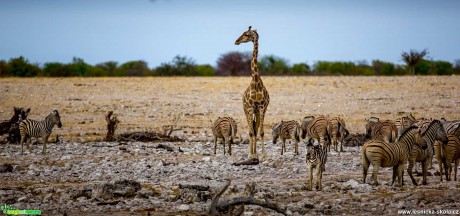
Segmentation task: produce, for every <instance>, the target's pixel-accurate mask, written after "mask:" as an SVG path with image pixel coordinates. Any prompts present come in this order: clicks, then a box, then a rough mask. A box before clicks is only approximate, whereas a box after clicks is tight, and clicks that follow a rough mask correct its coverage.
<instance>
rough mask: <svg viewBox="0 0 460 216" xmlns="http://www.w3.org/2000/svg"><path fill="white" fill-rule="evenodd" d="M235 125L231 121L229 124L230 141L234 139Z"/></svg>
mask: <svg viewBox="0 0 460 216" xmlns="http://www.w3.org/2000/svg"><path fill="white" fill-rule="evenodd" d="M234 127H235V125H233V123H231V124H230V131H231V134H232V141H233V142H234V141H235V138H236V134H235V128H234Z"/></svg>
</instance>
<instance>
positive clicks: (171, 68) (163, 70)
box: [155, 55, 204, 76]
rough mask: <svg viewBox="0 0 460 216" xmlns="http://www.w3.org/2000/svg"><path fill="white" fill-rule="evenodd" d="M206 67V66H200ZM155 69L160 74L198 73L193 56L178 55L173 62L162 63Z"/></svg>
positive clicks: (186, 74) (181, 74)
mask: <svg viewBox="0 0 460 216" xmlns="http://www.w3.org/2000/svg"><path fill="white" fill-rule="evenodd" d="M200 69H204V68H200ZM155 71H156V73H157V74H158V75H160V76H194V75H198V74H197V71H196V64H195V61H194V60H193V59H192V58H188V57H186V56H179V55H178V56H176V57H174V58H173V60H172V62H171V63H162V64H161V65H160V66H159V67H157V68H155Z"/></svg>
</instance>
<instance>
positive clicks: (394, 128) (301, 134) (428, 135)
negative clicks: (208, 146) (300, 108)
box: [212, 114, 460, 190]
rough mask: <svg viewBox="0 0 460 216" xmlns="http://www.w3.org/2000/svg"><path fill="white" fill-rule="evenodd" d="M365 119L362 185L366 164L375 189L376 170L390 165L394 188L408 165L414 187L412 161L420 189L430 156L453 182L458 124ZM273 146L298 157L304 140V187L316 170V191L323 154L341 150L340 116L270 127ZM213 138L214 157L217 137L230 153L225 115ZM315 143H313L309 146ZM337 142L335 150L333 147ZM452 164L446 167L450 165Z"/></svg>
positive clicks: (459, 148) (233, 128)
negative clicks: (418, 165)
mask: <svg viewBox="0 0 460 216" xmlns="http://www.w3.org/2000/svg"><path fill="white" fill-rule="evenodd" d="M365 120H366V126H365V131H366V134H365V137H366V138H367V139H368V141H367V142H365V143H364V144H363V145H362V148H361V163H362V165H363V182H366V177H367V173H368V170H369V168H370V165H372V167H373V170H372V180H373V184H374V185H378V179H377V174H378V172H379V169H380V168H381V167H393V176H392V185H393V184H394V182H395V180H396V177H398V181H397V182H398V184H399V185H400V186H402V185H403V184H404V181H403V176H404V166H405V165H406V164H408V168H407V173H408V174H409V177H410V178H411V181H412V183H413V184H414V185H418V183H417V181H416V180H415V178H414V177H413V172H412V170H413V167H414V165H415V163H416V162H420V163H421V165H422V175H423V180H422V183H423V184H424V185H426V184H427V183H428V182H427V170H428V168H430V167H429V166H432V158H433V157H434V156H435V157H436V159H437V161H438V167H439V171H440V175H441V179H440V180H441V181H442V175H443V167H442V165H444V170H445V175H446V179H447V180H450V178H451V177H450V176H451V172H452V169H454V179H455V180H457V168H458V164H459V163H460V141H459V137H460V120H456V121H447V120H446V119H444V118H442V119H440V120H437V119H426V118H420V119H416V118H415V117H414V116H413V115H412V114H410V115H408V116H404V117H401V118H398V119H396V120H394V121H393V120H383V121H381V120H380V119H379V118H377V117H370V118H368V119H365ZM271 129H272V136H273V144H276V142H277V140H278V139H280V140H281V155H283V153H284V152H286V140H292V142H293V143H294V153H295V154H296V155H298V153H299V151H298V145H299V143H300V142H301V140H302V139H303V140H305V142H306V150H307V151H306V152H307V153H306V163H307V166H308V168H309V175H310V189H311V188H312V184H313V183H312V179H313V169H315V168H316V176H317V177H316V178H317V181H316V188H317V190H321V179H322V172H323V171H325V164H326V162H327V154H328V152H330V151H331V150H330V146H331V145H332V146H333V148H334V150H335V151H336V152H343V143H344V139H345V138H346V137H348V136H349V135H350V133H349V131H348V130H347V128H346V124H345V121H344V120H343V119H342V118H341V117H332V118H330V117H328V116H324V115H320V116H307V117H305V118H303V119H302V120H301V122H300V123H299V122H297V121H295V120H291V121H281V122H278V123H276V124H275V125H273V126H272V128H271ZM212 132H213V135H214V154H216V146H217V138H222V139H223V143H224V154H225V145H228V149H229V150H228V152H229V154H230V155H231V143H232V142H233V140H234V139H235V135H236V133H237V123H236V121H235V120H234V119H233V118H231V117H222V118H221V117H219V118H218V119H217V120H216V121H215V122H214V124H213V126H212ZM314 143H318V145H314ZM339 144H340V147H339ZM454 162H455V166H454V167H452V163H454Z"/></svg>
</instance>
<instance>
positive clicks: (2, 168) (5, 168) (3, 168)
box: [0, 164, 13, 173]
mask: <svg viewBox="0 0 460 216" xmlns="http://www.w3.org/2000/svg"><path fill="white" fill-rule="evenodd" d="M7 172H13V166H11V165H9V164H0V173H7Z"/></svg>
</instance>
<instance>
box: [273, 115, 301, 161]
mask: <svg viewBox="0 0 460 216" xmlns="http://www.w3.org/2000/svg"><path fill="white" fill-rule="evenodd" d="M300 133H301V129H300V124H299V123H298V122H297V121H295V120H291V121H281V122H279V123H277V124H275V125H274V126H273V127H272V136H273V144H276V141H277V140H278V138H280V139H281V142H282V143H281V155H283V153H284V152H285V151H286V140H287V139H292V140H293V141H294V146H295V147H294V152H295V154H296V155H298V154H299V147H298V145H299V142H300Z"/></svg>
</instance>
